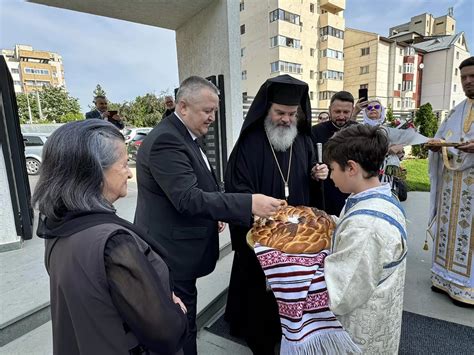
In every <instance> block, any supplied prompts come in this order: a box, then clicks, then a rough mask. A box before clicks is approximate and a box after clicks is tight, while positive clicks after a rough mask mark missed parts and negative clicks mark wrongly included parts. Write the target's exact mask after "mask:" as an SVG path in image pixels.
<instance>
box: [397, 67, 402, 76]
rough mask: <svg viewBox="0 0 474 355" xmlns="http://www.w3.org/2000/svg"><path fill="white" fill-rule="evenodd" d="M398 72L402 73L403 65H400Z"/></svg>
mask: <svg viewBox="0 0 474 355" xmlns="http://www.w3.org/2000/svg"><path fill="white" fill-rule="evenodd" d="M398 72H399V73H400V74H401V73H402V66H401V65H399V66H398Z"/></svg>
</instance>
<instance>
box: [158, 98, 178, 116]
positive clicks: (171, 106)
mask: <svg viewBox="0 0 474 355" xmlns="http://www.w3.org/2000/svg"><path fill="white" fill-rule="evenodd" d="M165 107H166V111H165V112H164V113H163V116H161V119H163V118H165V117H168V116H169V115H171V114H172V113H173V112H174V110H175V107H176V104H175V103H174V99H173V96H170V95H166V96H165Z"/></svg>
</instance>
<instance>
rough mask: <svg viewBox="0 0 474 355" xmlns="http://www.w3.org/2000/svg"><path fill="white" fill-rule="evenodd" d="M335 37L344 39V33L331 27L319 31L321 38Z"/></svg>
mask: <svg viewBox="0 0 474 355" xmlns="http://www.w3.org/2000/svg"><path fill="white" fill-rule="evenodd" d="M323 36H333V37H336V38H341V39H344V31H342V30H339V29H337V28H334V27H331V26H325V27H322V28H320V29H319V37H323Z"/></svg>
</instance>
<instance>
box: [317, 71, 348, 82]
mask: <svg viewBox="0 0 474 355" xmlns="http://www.w3.org/2000/svg"><path fill="white" fill-rule="evenodd" d="M319 79H330V80H344V73H343V72H340V71H336V70H325V71H321V72H319Z"/></svg>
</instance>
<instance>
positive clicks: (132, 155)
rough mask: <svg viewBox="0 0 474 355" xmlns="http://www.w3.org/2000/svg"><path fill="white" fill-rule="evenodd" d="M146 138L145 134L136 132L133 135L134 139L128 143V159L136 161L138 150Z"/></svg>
mask: <svg viewBox="0 0 474 355" xmlns="http://www.w3.org/2000/svg"><path fill="white" fill-rule="evenodd" d="M146 136H147V133H145V132H138V133H137V134H135V137H133V139H132V140H131V141H130V142H129V143H128V147H127V150H128V159H131V160H133V161H136V160H137V153H138V148H140V146H141V144H142V142H143V140H144V139H145V137H146Z"/></svg>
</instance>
